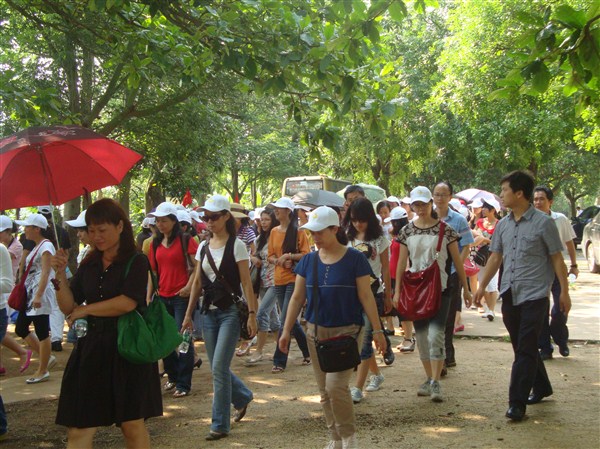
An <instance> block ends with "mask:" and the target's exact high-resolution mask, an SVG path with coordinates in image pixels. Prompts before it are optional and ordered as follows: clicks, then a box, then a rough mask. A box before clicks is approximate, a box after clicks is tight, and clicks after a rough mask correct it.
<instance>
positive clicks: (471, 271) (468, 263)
mask: <svg viewBox="0 0 600 449" xmlns="http://www.w3.org/2000/svg"><path fill="white" fill-rule="evenodd" d="M463 266H464V267H465V274H466V275H467V277H471V276H475V275H476V274H477V273H479V267H478V266H477V265H475V263H474V262H473V261H472V260H471V259H469V258H468V257H467V258H466V259H465V262H464V264H463Z"/></svg>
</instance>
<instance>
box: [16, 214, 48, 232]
mask: <svg viewBox="0 0 600 449" xmlns="http://www.w3.org/2000/svg"><path fill="white" fill-rule="evenodd" d="M15 223H16V224H18V225H21V226H37V227H38V228H42V229H46V228H47V227H48V220H46V217H44V216H43V215H42V214H31V215H29V216H28V217H27V218H26V219H25V220H15Z"/></svg>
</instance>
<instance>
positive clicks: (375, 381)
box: [365, 373, 385, 391]
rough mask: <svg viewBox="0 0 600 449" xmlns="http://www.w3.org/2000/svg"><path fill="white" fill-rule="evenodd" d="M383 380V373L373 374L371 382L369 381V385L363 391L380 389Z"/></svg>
mask: <svg viewBox="0 0 600 449" xmlns="http://www.w3.org/2000/svg"><path fill="white" fill-rule="evenodd" d="M384 380H385V377H383V373H379V374H374V375H372V376H371V380H370V381H369V385H367V388H365V391H377V390H379V389H380V388H381V384H382V383H383V381H384Z"/></svg>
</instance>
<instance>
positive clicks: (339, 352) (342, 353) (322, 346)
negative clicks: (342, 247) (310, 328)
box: [313, 252, 360, 373]
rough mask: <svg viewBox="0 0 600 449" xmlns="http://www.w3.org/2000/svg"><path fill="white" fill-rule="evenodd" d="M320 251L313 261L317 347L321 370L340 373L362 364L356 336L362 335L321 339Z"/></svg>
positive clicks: (315, 254)
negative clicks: (319, 335)
mask: <svg viewBox="0 0 600 449" xmlns="http://www.w3.org/2000/svg"><path fill="white" fill-rule="evenodd" d="M318 258H319V253H318V252H316V253H314V259H315V260H314V263H313V301H315V347H316V349H317V358H318V359H319V366H320V367H321V371H323V372H325V373H338V372H340V371H346V370H348V369H354V370H355V369H356V367H357V366H358V365H360V353H359V352H358V343H357V341H356V338H357V337H358V335H360V330H359V332H358V333H357V335H356V337H352V336H350V335H340V336H339V337H332V338H327V339H324V340H319V338H318V337H317V335H318V333H317V332H318V328H319V324H318V321H319V287H318V282H319V279H318V273H317V263H318V260H317V259H318Z"/></svg>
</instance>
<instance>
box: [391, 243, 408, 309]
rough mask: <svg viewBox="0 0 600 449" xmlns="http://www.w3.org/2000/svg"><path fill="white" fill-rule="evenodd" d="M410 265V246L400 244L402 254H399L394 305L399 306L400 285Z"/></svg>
mask: <svg viewBox="0 0 600 449" xmlns="http://www.w3.org/2000/svg"><path fill="white" fill-rule="evenodd" d="M407 266H408V248H407V247H406V246H404V245H400V255H399V256H398V266H397V267H396V288H395V290H394V307H398V301H399V300H400V286H401V285H402V275H403V274H404V272H405V271H406V267H407Z"/></svg>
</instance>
